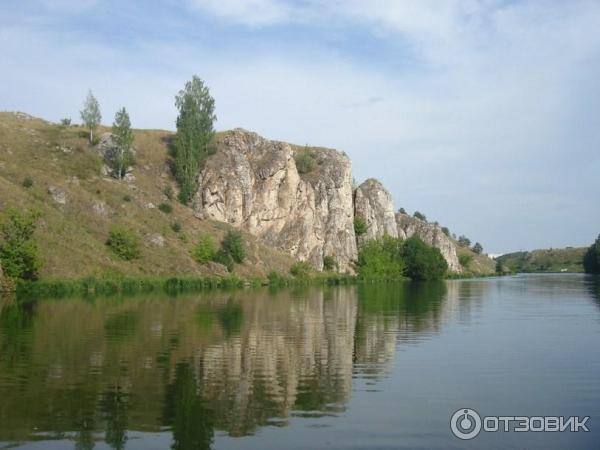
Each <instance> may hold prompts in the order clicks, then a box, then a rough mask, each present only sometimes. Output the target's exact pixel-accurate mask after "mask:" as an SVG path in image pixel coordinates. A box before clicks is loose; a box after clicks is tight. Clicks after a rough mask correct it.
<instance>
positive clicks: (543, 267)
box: [498, 247, 587, 272]
mask: <svg viewBox="0 0 600 450" xmlns="http://www.w3.org/2000/svg"><path fill="white" fill-rule="evenodd" d="M586 250H587V249H586V248H585V247H578V248H576V247H567V248H554V249H553V248H551V249H545V250H532V251H530V252H515V253H507V254H506V255H502V256H500V257H498V260H500V261H501V262H502V264H504V265H505V266H506V267H508V268H509V269H510V270H512V271H513V272H583V255H584V254H585V251H586Z"/></svg>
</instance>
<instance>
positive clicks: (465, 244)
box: [458, 235, 471, 247]
mask: <svg viewBox="0 0 600 450" xmlns="http://www.w3.org/2000/svg"><path fill="white" fill-rule="evenodd" d="M458 245H460V246H461V247H470V246H471V240H470V239H469V238H468V237H466V236H464V235H462V236H460V237H459V238H458Z"/></svg>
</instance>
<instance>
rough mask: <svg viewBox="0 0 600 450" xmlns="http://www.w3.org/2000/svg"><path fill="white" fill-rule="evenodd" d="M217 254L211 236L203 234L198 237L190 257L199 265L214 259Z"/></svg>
mask: <svg viewBox="0 0 600 450" xmlns="http://www.w3.org/2000/svg"><path fill="white" fill-rule="evenodd" d="M216 254H217V246H216V245H215V241H214V240H213V238H212V237H211V236H209V235H208V234H205V235H203V236H201V237H200V240H199V241H198V243H197V244H196V246H195V247H194V248H193V249H192V257H193V258H194V259H195V260H196V262H198V263H200V264H206V263H207V262H209V261H211V260H212V259H214V257H215V255H216Z"/></svg>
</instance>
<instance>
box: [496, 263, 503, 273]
mask: <svg viewBox="0 0 600 450" xmlns="http://www.w3.org/2000/svg"><path fill="white" fill-rule="evenodd" d="M496 273H497V274H499V275H502V274H503V273H504V266H503V265H502V261H500V260H497V261H496Z"/></svg>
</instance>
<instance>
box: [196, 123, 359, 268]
mask: <svg viewBox="0 0 600 450" xmlns="http://www.w3.org/2000/svg"><path fill="white" fill-rule="evenodd" d="M217 148H218V151H217V152H216V154H214V155H213V156H211V157H210V158H209V159H208V161H207V162H206V165H205V168H204V169H203V170H202V172H201V173H200V175H199V178H198V185H199V189H198V192H197V195H196V198H195V199H194V209H195V212H196V216H197V217H199V218H203V219H212V220H218V221H221V222H227V223H229V224H231V225H233V226H235V227H238V228H241V229H244V230H246V231H247V232H249V233H251V234H254V235H256V236H258V237H259V238H261V239H262V240H263V241H264V242H265V243H267V244H269V245H271V246H273V247H276V248H279V249H281V250H284V251H286V252H288V253H289V254H291V255H292V256H295V257H296V258H298V259H300V260H304V261H309V262H311V263H312V264H313V265H314V266H315V267H316V268H318V269H321V268H322V267H323V258H324V257H325V256H333V257H334V258H335V259H336V261H337V263H338V265H339V267H340V270H342V271H347V272H351V271H352V261H354V260H355V259H356V257H357V248H356V238H355V234H354V225H353V224H354V213H353V211H354V208H353V201H352V194H353V193H352V173H351V163H350V159H349V158H348V156H347V155H346V154H344V153H341V152H338V151H335V150H330V149H312V150H311V156H312V158H313V159H314V161H315V164H314V167H313V168H312V170H310V171H309V172H308V173H304V174H302V175H301V174H299V173H298V169H297V167H296V162H295V160H294V154H295V152H298V151H303V150H301V149H295V148H293V147H292V146H291V145H290V144H287V143H284V142H276V141H270V140H267V139H264V138H262V137H261V136H259V135H257V134H256V133H252V132H248V131H245V130H242V129H236V130H233V131H230V132H227V133H225V134H223V135H222V136H219V137H217Z"/></svg>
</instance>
